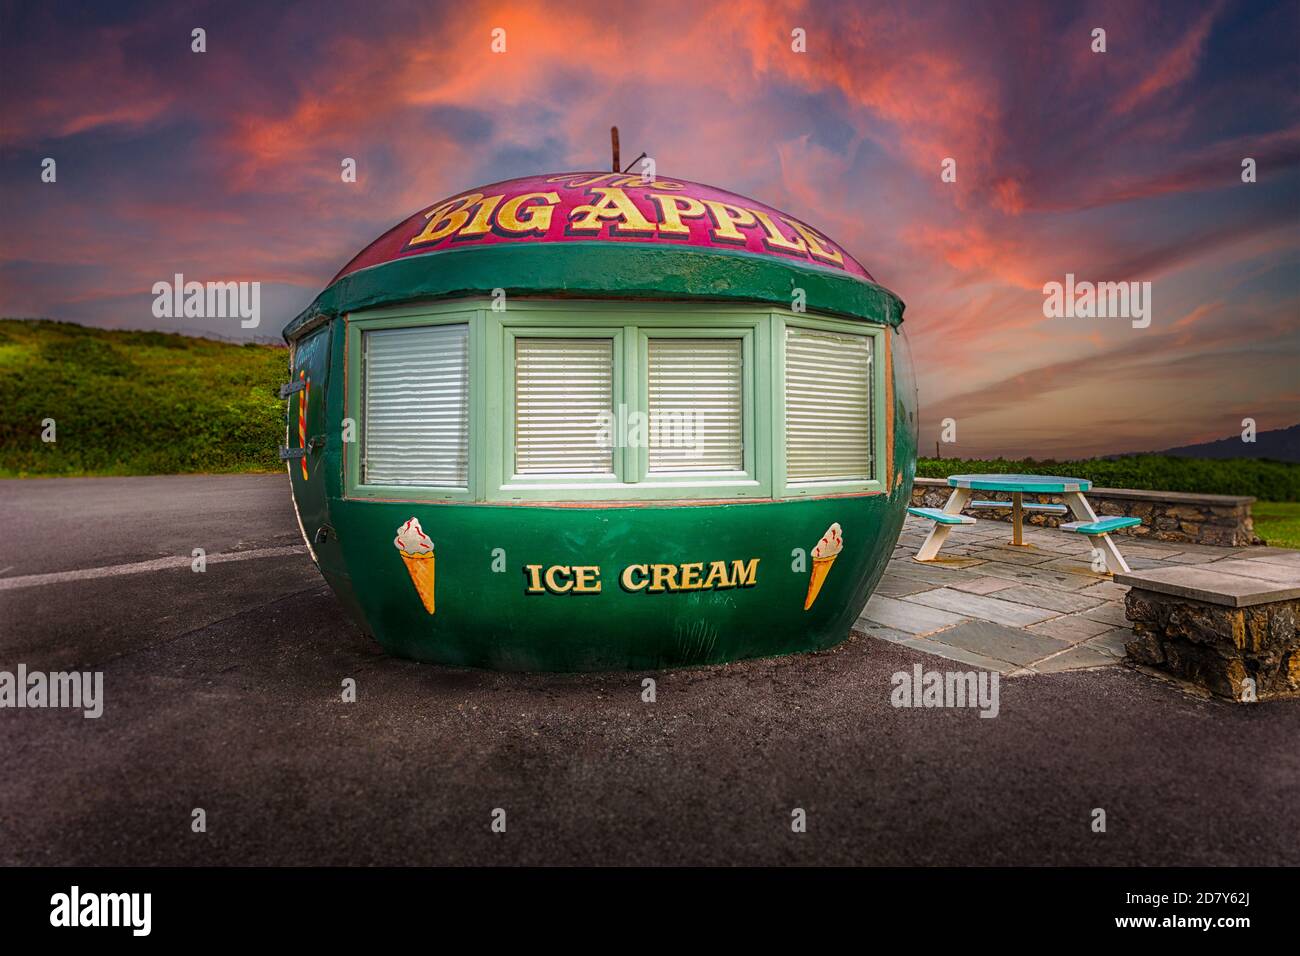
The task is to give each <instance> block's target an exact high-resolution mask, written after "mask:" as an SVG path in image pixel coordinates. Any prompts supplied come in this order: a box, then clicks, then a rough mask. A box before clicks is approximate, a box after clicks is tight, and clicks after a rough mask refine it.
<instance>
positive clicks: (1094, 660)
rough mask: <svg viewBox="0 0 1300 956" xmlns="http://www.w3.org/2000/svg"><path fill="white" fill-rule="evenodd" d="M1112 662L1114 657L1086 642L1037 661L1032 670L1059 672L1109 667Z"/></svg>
mask: <svg viewBox="0 0 1300 956" xmlns="http://www.w3.org/2000/svg"><path fill="white" fill-rule="evenodd" d="M1114 663H1115V658H1114V657H1112V656H1111V655H1109V654H1107V653H1105V652H1103V651H1100V650H1097V649H1095V648H1091V647H1089V646H1088V645H1086V644H1079V645H1078V646H1076V647H1072V648H1070V649H1069V650H1068V651H1065V652H1064V653H1062V654H1057V655H1056V656H1055V657H1049V658H1048V659H1047V660H1045V661H1039V662H1038V663H1036V664H1035V665H1034V670H1036V671H1038V673H1040V674H1059V673H1061V672H1062V671H1076V670H1081V669H1083V668H1087V667H1109V666H1111V665H1113V664H1114Z"/></svg>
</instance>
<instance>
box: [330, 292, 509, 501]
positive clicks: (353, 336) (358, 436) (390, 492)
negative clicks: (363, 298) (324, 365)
mask: <svg viewBox="0 0 1300 956" xmlns="http://www.w3.org/2000/svg"><path fill="white" fill-rule="evenodd" d="M478 315H479V311H478V310H476V309H466V308H465V305H464V304H463V303H456V304H455V305H454V307H451V308H445V309H437V308H435V307H431V306H425V307H422V308H399V309H378V310H374V311H371V312H367V313H365V314H364V315H360V314H358V315H350V316H348V317H347V320H346V322H347V336H346V340H345V341H346V345H345V348H346V350H347V358H346V363H345V367H346V376H345V377H346V380H347V389H346V393H345V403H346V404H345V407H344V417H345V418H348V419H351V420H352V421H353V422H355V423H356V430H355V436H354V437H355V440H354V441H350V442H346V443H345V444H344V446H343V447H344V455H343V486H344V495H345V496H346V497H348V498H362V499H374V500H383V501H473V500H474V489H475V488H477V487H479V486H480V484H481V478H480V476H479V474H478V472H479V467H480V466H479V465H478V460H479V458H480V457H481V455H480V454H479V449H480V448H481V447H482V440H481V438H480V437H479V434H478V433H479V430H480V426H481V424H482V421H481V419H482V415H481V412H480V411H479V409H480V407H481V405H482V395H481V392H482V378H483V375H482V369H481V366H482V354H483V346H482V322H480V321H475V319H476V317H477V316H478ZM431 325H467V326H468V327H469V468H468V483H467V485H466V486H464V487H437V486H433V485H381V484H366V483H364V482H362V480H361V476H362V468H361V453H362V450H363V448H364V447H365V427H366V423H365V401H364V396H363V395H362V394H361V389H362V387H363V379H364V373H363V367H362V362H363V351H362V350H363V338H364V336H365V333H366V332H371V331H378V330H382V329H409V328H418V327H421V326H431Z"/></svg>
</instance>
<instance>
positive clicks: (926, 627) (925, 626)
mask: <svg viewBox="0 0 1300 956" xmlns="http://www.w3.org/2000/svg"><path fill="white" fill-rule="evenodd" d="M861 617H865V618H866V619H867V620H869V621H875V622H876V623H877V624H884V625H885V626H886V627H892V628H895V629H896V630H899V631H906V632H907V633H909V634H915V635H925V634H930V633H933V632H934V631H938V630H940V629H942V628H945V627H952V626H953V625H954V624H961V623H963V622H965V621H966V620H967V617H966V616H965V615H962V614H953V613H952V612H950V611H944V610H940V609H938V608H932V607H926V606H925V605H924V604H914V603H912V602H910V601H901V600H898V599H896V598H891V597H884V596H882V595H878V594H873V595H872V596H871V600H870V601H868V602H867V606H866V607H865V608H863V609H862V614H861Z"/></svg>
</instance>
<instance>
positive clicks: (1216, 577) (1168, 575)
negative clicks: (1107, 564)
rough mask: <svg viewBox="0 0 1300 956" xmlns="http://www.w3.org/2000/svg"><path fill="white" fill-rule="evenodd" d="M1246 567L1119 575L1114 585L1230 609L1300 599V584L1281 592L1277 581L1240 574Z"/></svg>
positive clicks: (1202, 567) (1229, 565)
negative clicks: (1241, 568)
mask: <svg viewBox="0 0 1300 956" xmlns="http://www.w3.org/2000/svg"><path fill="white" fill-rule="evenodd" d="M1243 563H1244V562H1241V561H1232V562H1216V563H1215V564H1212V565H1208V566H1207V565H1198V566H1196V567H1187V566H1183V567H1171V568H1161V569H1159V570H1153V571H1143V572H1140V573H1138V574H1119V575H1116V576H1115V583H1116V584H1127V585H1129V586H1131V587H1140V588H1144V589H1146V590H1148V591H1159V592H1162V593H1165V594H1173V595H1177V596H1178V597H1186V598H1191V599H1192V600H1194V601H1206V602H1208V603H1210V604H1221V605H1225V606H1227V607H1250V606H1252V605H1255V604H1260V603H1263V602H1267V601H1284V600H1289V599H1290V598H1293V597H1300V584H1298V585H1297V586H1296V587H1292V588H1280V586H1279V584H1278V583H1277V582H1274V581H1268V580H1265V579H1262V578H1258V577H1251V576H1249V575H1244V574H1237V573H1236V568H1237V566H1238V565H1240V564H1243ZM1225 564H1226V566H1224V565H1225Z"/></svg>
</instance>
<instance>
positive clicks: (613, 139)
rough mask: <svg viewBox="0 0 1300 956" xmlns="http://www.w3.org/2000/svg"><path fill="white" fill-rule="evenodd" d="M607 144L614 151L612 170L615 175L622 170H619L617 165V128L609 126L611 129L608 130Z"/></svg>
mask: <svg viewBox="0 0 1300 956" xmlns="http://www.w3.org/2000/svg"><path fill="white" fill-rule="evenodd" d="M609 144H610V146H612V147H613V149H614V166H613V170H614V172H616V173H618V172H622V170H621V169H619V165H618V127H617V126H611V127H610V128H609Z"/></svg>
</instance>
